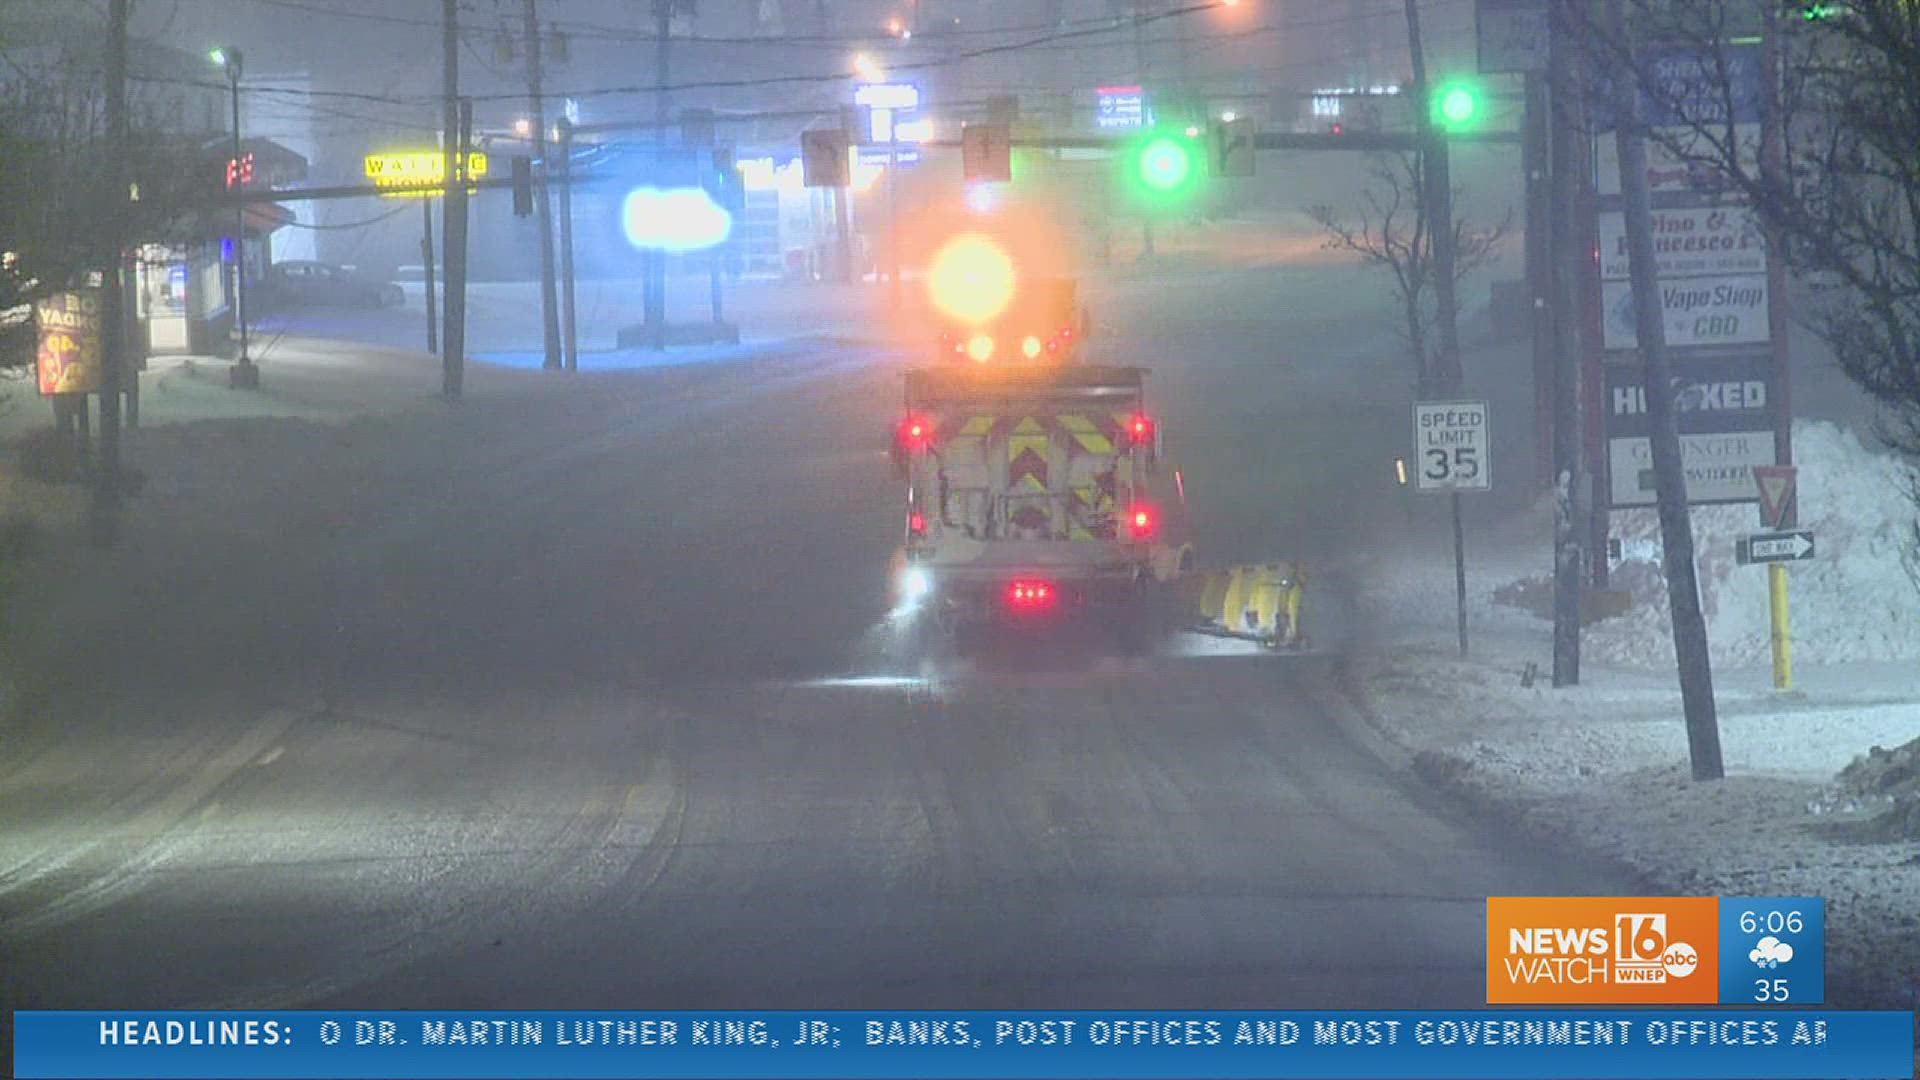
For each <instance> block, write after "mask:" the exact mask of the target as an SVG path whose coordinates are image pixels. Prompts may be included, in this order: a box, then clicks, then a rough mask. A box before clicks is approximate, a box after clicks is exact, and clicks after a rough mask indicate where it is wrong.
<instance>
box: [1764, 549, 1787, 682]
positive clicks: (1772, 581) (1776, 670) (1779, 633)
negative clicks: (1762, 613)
mask: <svg viewBox="0 0 1920 1080" xmlns="http://www.w3.org/2000/svg"><path fill="white" fill-rule="evenodd" d="M1767 599H1768V606H1769V607H1770V608H1771V609H1772V612H1773V688H1774V689H1775V690H1791V689H1793V637H1792V635H1791V634H1789V633H1788V630H1787V567H1786V564H1785V563H1768V564H1767Z"/></svg>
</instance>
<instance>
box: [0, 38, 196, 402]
mask: <svg viewBox="0 0 1920 1080" xmlns="http://www.w3.org/2000/svg"><path fill="white" fill-rule="evenodd" d="M15 10H16V9H15V8H14V7H12V6H10V5H8V4H5V3H0V33H3V32H4V28H5V24H4V19H5V17H6V16H8V15H9V14H12V13H14V12H15ZM104 107H105V93H104V84H103V82H102V72H101V65H100V51H99V46H98V42H97V41H92V40H86V39H81V40H78V41H76V40H74V39H71V38H68V39H65V40H51V41H46V42H42V43H40V44H38V45H36V46H35V47H33V48H19V47H16V43H14V42H9V41H7V40H6V39H5V38H4V37H0V161H4V162H6V163H7V165H6V167H5V168H4V169H0V366H6V367H17V366H20V365H23V364H26V363H30V362H31V361H32V358H33V356H32V353H33V350H32V346H31V330H32V323H31V320H30V319H29V318H26V317H25V305H27V304H30V303H31V302H32V301H33V300H35V299H37V298H39V297H40V296H42V295H44V294H46V293H49V292H55V291H58V290H61V289H65V288H68V287H69V286H71V285H72V284H74V283H75V281H76V280H78V279H79V278H81V277H82V276H83V275H85V274H86V273H87V272H89V271H105V270H108V269H109V268H111V267H112V266H114V265H115V263H116V257H117V255H118V254H119V253H118V252H116V251H114V250H113V247H114V242H113V238H112V236H111V235H110V233H109V231H108V230H107V229H105V228H104V227H103V221H102V217H101V215H100V213H99V207H100V206H102V205H104V204H105V202H106V201H107V198H108V193H107V192H106V191H104V190H102V186H101V185H102V183H103V182H104V180H103V178H104V177H106V176H107V175H109V170H108V169H107V168H106V167H105V164H106V157H105V155H106V154H107V153H108V142H107V131H106V119H105V108H104ZM163 112H164V107H163V106H162V105H161V104H160V103H159V102H155V101H149V102H147V103H146V104H145V106H144V108H141V109H139V110H137V111H136V112H135V115H134V117H133V125H134V132H135V134H134V139H133V151H132V160H130V161H129V162H127V163H126V164H127V167H126V169H125V175H126V176H128V177H130V178H132V180H133V182H134V184H135V186H136V189H137V191H138V199H137V201H135V202H133V203H131V204H130V207H129V209H130V213H131V217H132V220H131V221H130V222H129V223H128V224H129V225H130V226H131V227H132V228H133V229H134V230H135V233H136V234H137V235H147V236H153V237H156V238H157V237H159V236H160V235H162V234H163V233H164V232H165V231H166V230H167V229H168V228H169V227H170V226H171V225H174V224H176V223H177V222H178V221H179V220H180V219H181V217H182V215H183V214H184V213H185V212H186V211H187V209H188V208H189V207H190V206H191V205H192V204H193V200H194V199H195V198H196V197H200V196H204V195H205V193H206V192H207V191H208V190H211V189H212V188H213V185H214V184H215V183H216V182H217V177H216V175H215V172H214V169H213V167H212V164H211V160H210V158H209V155H207V154H206V153H205V151H204V148H203V147H202V146H201V142H200V140H199V139H197V138H192V137H186V136H174V135H163V134H160V132H162V131H164V130H165V126H166V124H167V122H168V121H169V119H170V118H169V117H168V116H166V115H163Z"/></svg>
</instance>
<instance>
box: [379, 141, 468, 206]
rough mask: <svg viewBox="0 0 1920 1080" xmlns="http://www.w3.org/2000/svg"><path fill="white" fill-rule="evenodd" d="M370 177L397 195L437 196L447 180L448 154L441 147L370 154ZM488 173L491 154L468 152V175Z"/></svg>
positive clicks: (391, 194)
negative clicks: (438, 148) (443, 152)
mask: <svg viewBox="0 0 1920 1080" xmlns="http://www.w3.org/2000/svg"><path fill="white" fill-rule="evenodd" d="M366 168H367V179H369V180H371V181H373V186H375V187H377V188H383V189H389V190H387V191H386V192H385V194H386V195H387V196H389V197H393V196H415V197H422V196H433V195H438V194H440V189H441V188H443V187H445V186H446V182H447V159H446V155H444V154H442V153H441V152H440V151H438V150H403V151H400V152H397V153H392V154H368V155H367V163H366ZM486 175H487V155H485V154H483V153H481V152H480V151H478V150H474V151H471V152H469V153H468V154H467V179H469V180H478V179H480V178H481V177H483V176H486Z"/></svg>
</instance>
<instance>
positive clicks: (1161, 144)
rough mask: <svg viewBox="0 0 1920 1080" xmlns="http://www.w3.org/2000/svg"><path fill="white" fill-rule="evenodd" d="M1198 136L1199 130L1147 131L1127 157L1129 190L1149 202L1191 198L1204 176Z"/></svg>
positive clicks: (1199, 134)
mask: <svg viewBox="0 0 1920 1080" xmlns="http://www.w3.org/2000/svg"><path fill="white" fill-rule="evenodd" d="M1201 134H1202V133H1201V131H1200V129H1198V128H1188V129H1183V130H1153V131H1149V132H1148V133H1147V134H1146V135H1145V136H1143V137H1141V138H1140V139H1139V140H1138V141H1137V142H1135V143H1134V145H1133V147H1132V150H1131V151H1130V152H1129V153H1128V154H1127V158H1126V161H1127V164H1126V168H1127V178H1128V181H1129V184H1130V186H1131V187H1132V188H1133V189H1134V190H1135V192H1136V193H1137V194H1138V195H1139V196H1140V197H1142V198H1144V199H1145V200H1147V201H1149V202H1162V203H1165V202H1176V201H1180V200H1182V199H1185V198H1186V197H1187V196H1189V195H1191V194H1192V193H1193V191H1194V189H1195V188H1196V187H1197V186H1199V182H1200V179H1201V177H1203V176H1204V175H1205V173H1206V166H1205V163H1204V162H1203V161H1202V160H1201V156H1200V155H1201V153H1202V152H1203V150H1204V149H1205V142H1204V141H1203V140H1202V138H1201Z"/></svg>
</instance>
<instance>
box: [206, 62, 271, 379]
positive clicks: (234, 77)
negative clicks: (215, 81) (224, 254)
mask: <svg viewBox="0 0 1920 1080" xmlns="http://www.w3.org/2000/svg"><path fill="white" fill-rule="evenodd" d="M207 58H208V59H210V60H212V61H213V62H214V63H215V64H217V65H219V66H220V67H221V68H224V69H225V70H226V73H227V86H228V87H229V88H231V89H232V91H233V173H232V175H233V186H234V188H235V189H236V192H237V189H239V187H240V185H241V172H240V67H241V56H240V50H239V49H236V48H234V47H233V46H231V45H220V46H216V47H215V48H213V49H212V50H210V51H208V53H207ZM233 321H234V323H235V325H237V326H238V327H239V328H240V362H239V364H238V365H236V366H235V367H234V368H233V369H232V370H231V371H229V372H228V373H227V385H229V386H233V387H246V388H249V389H253V388H257V387H259V385H260V369H259V368H257V367H255V366H254V364H253V359H252V357H250V356H249V355H248V353H247V204H246V203H245V202H244V201H239V200H238V199H237V198H236V201H235V202H234V207H233Z"/></svg>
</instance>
